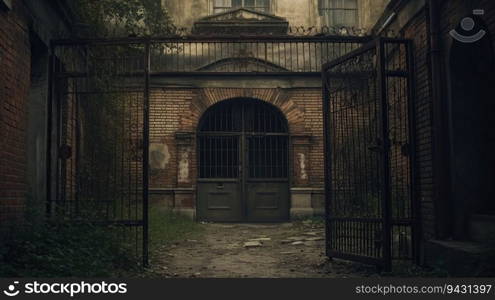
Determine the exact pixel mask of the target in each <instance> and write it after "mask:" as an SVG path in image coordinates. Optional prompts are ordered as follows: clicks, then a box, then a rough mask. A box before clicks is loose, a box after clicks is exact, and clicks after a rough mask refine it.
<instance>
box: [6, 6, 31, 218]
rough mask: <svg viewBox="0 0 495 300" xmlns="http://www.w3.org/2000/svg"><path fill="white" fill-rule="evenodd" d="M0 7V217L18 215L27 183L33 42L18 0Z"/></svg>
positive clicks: (23, 200) (23, 203) (23, 201)
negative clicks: (7, 5) (10, 4)
mask: <svg viewBox="0 0 495 300" xmlns="http://www.w3.org/2000/svg"><path fill="white" fill-rule="evenodd" d="M13 4H14V7H13V10H12V11H3V10H1V11H0V70H1V71H0V141H1V142H0V221H4V220H7V219H12V218H16V217H18V216H19V215H20V214H21V213H22V211H23V208H24V205H25V197H26V191H27V184H26V126H27V108H26V105H27V99H28V94H29V86H30V65H31V62H30V57H31V54H30V43H29V36H28V29H27V25H26V22H25V20H24V18H22V17H21V16H19V15H20V14H18V11H20V10H21V8H20V4H19V1H16V0H14V1H13Z"/></svg>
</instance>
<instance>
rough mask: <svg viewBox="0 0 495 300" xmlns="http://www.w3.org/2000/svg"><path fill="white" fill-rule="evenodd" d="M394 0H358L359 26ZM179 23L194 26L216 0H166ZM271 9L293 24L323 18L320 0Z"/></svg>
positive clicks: (294, 0)
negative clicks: (319, 6) (319, 5)
mask: <svg viewBox="0 0 495 300" xmlns="http://www.w3.org/2000/svg"><path fill="white" fill-rule="evenodd" d="M389 1H390V0H358V7H359V9H358V14H359V16H358V21H359V24H358V26H357V27H359V28H365V29H368V28H371V27H372V26H373V25H374V23H375V22H376V21H377V19H378V18H379V17H380V15H381V13H382V12H383V10H384V8H385V6H386V4H387V3H388V2H389ZM162 3H163V5H164V7H166V8H167V9H168V12H169V14H170V16H171V17H172V19H173V20H174V22H175V25H176V26H178V27H191V26H192V25H193V23H194V21H196V20H198V19H200V18H202V17H205V16H208V15H211V14H212V13H213V0H162ZM270 5H271V13H272V14H274V15H277V16H280V17H284V18H286V19H287V20H288V21H289V24H290V26H294V27H297V26H304V27H308V28H309V27H312V26H315V27H320V26H321V25H322V24H324V22H323V18H324V17H321V16H320V15H319V12H318V0H272V1H271V4H270Z"/></svg>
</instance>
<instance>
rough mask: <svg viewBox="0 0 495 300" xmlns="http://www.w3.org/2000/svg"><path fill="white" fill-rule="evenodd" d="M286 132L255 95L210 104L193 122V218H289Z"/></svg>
mask: <svg viewBox="0 0 495 300" xmlns="http://www.w3.org/2000/svg"><path fill="white" fill-rule="evenodd" d="M288 139H289V133H288V124H287V120H286V118H285V117H284V115H283V114H282V113H281V112H280V111H279V110H278V108H276V107H275V106H273V105H271V104H268V103H266V102H264V101H261V100H256V99H246V98H239V99H232V100H226V101H222V102H220V103H218V104H216V105H214V106H212V107H210V108H209V109H208V110H207V111H206V112H205V114H204V115H203V117H202V118H201V120H200V123H199V128H198V139H197V141H198V142H197V144H198V156H197V157H198V201H197V216H198V219H199V220H208V221H217V222H241V221H245V222H276V221H284V220H287V219H288V218H289V148H288V146H289V141H288Z"/></svg>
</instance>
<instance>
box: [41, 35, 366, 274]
mask: <svg viewBox="0 0 495 300" xmlns="http://www.w3.org/2000/svg"><path fill="white" fill-rule="evenodd" d="M369 40H370V39H369V38H368V37H358V36H337V35H334V36H325V35H320V36H278V37H276V36H250V37H243V38H242V39H239V38H237V37H235V36H217V37H208V36H171V37H164V38H106V39H64V40H56V41H52V49H51V53H52V56H51V67H50V89H49V93H50V95H49V97H48V98H49V109H48V113H49V116H48V119H49V120H50V121H49V122H48V141H47V144H48V149H47V155H48V169H47V178H48V179H47V180H48V182H47V187H48V188H47V199H49V200H48V202H47V214H48V216H50V217H63V218H65V219H67V220H70V221H72V222H88V221H90V222H92V223H96V224H102V225H109V226H112V227H115V228H117V230H120V231H121V237H122V241H123V244H124V245H126V246H127V247H129V251H133V253H135V254H136V257H139V258H142V262H143V265H146V264H147V262H148V187H149V186H148V182H149V172H148V171H149V170H148V169H149V165H148V160H149V158H148V156H149V154H148V148H149V139H150V128H149V118H150V104H149V102H150V93H151V91H152V88H151V87H150V86H152V84H153V82H154V81H153V80H155V79H156V80H157V82H159V83H160V82H164V81H167V80H170V82H171V84H172V85H173V84H174V83H175V84H176V83H177V81H180V80H181V78H183V77H187V76H194V77H197V78H204V76H225V78H228V77H231V76H250V77H253V76H267V75H269V76H274V75H277V76H302V75H309V76H319V72H320V70H321V65H322V64H323V63H324V62H327V61H330V60H333V59H336V58H338V57H341V56H342V55H345V54H346V53H349V52H350V51H352V50H355V49H357V48H359V47H360V46H362V45H363V44H364V43H366V42H368V41H369ZM161 88H162V89H166V87H163V86H162V87H161ZM261 133H262V134H260V132H254V131H253V132H246V131H243V134H244V135H246V136H248V135H249V134H251V135H252V136H250V137H249V138H247V137H246V139H244V142H245V144H246V146H247V147H251V148H253V149H252V151H250V152H247V153H248V155H249V153H254V151H258V150H259V149H258V150H256V149H257V148H256V147H258V148H259V146H260V145H261V144H263V143H262V142H263V139H264V140H265V142H266V141H267V140H270V141H269V142H273V143H275V144H277V143H278V145H282V146H283V145H285V144H284V143H288V141H286V140H285V138H286V137H277V138H275V137H268V136H267V135H276V134H279V133H276V132H261ZM151 134H152V133H151ZM280 134H282V135H287V134H288V133H280ZM227 144H228V143H227ZM265 144H266V143H264V144H263V145H265ZM287 146H288V145H287ZM284 147H285V146H284ZM275 150H276V149H275ZM281 151H282V150H281ZM270 153H271V152H270ZM271 154H274V153H271ZM263 155H265V156H266V157H268V156H267V155H268V154H266V153H265V154H260V155H258V156H257V157H262V156H263ZM270 157H271V156H270ZM249 159H250V158H249V157H247V158H246V159H245V161H249ZM256 159H257V158H254V157H252V158H251V160H250V162H251V163H252V164H254V165H253V166H252V167H251V168H249V170H250V171H249V172H254V173H252V174H247V175H246V176H247V177H246V178H247V179H246V180H247V181H246V183H245V184H249V182H250V180H251V181H253V182H255V181H257V180H261V179H263V180H265V181H266V179H267V178H259V176H265V177H266V174H264V175H263V174H261V173H260V174H258V173H257V172H258V170H262V169H263V164H265V162H264V161H257V160H256ZM284 159H285V158H284ZM203 162H204V160H203ZM256 164H257V165H256ZM285 166H286V165H285ZM198 167H200V168H201V166H198ZM286 167H287V166H286ZM274 169H275V168H271V169H270V167H268V169H267V170H268V171H270V170H272V171H273V170H274ZM283 172H286V173H287V174H288V172H289V170H288V169H287V170H284V171H283ZM286 173H284V174H282V175H283V176H282V175H281V176H280V177H281V178H282V179H283V180H285V181H287V180H286V177H287V176H286ZM222 176H223V174H222ZM270 176H275V177H276V176H278V175H276V174H268V177H270ZM206 179H208V178H206ZM275 179H276V178H274V177H273V178H272V177H270V178H269V180H272V181H276V180H275ZM198 180H200V179H199V178H198ZM213 180H216V178H214V179H213ZM265 183H266V182H265ZM268 206H269V205H268ZM268 206H267V207H268ZM281 211H284V209H282V210H281ZM281 218H282V219H283V218H285V215H284V216H282V217H281ZM265 219H268V217H266V218H265Z"/></svg>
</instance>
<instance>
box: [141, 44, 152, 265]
mask: <svg viewBox="0 0 495 300" xmlns="http://www.w3.org/2000/svg"><path fill="white" fill-rule="evenodd" d="M144 49H145V50H144V52H145V57H144V64H145V66H144V74H145V75H144V99H143V101H144V103H143V166H142V168H143V225H142V226H143V265H144V266H145V267H147V266H148V263H149V261H148V260H149V259H148V250H149V249H148V248H149V245H148V238H149V236H148V234H149V232H148V229H149V226H148V222H149V211H148V210H149V207H148V186H149V180H148V176H149V172H148V166H149V118H150V107H149V105H150V63H151V62H150V58H151V53H150V51H151V48H150V41H147V42H146V44H145V47H144Z"/></svg>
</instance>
